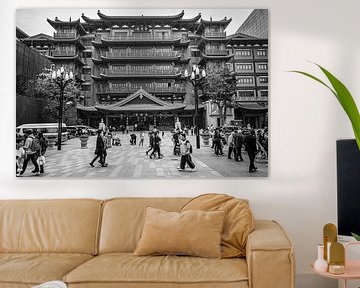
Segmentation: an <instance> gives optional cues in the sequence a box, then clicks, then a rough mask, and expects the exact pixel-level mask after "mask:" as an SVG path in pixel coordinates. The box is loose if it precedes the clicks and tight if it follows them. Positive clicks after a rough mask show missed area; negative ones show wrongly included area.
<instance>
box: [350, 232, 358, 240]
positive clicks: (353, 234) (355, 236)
mask: <svg viewBox="0 0 360 288" xmlns="http://www.w3.org/2000/svg"><path fill="white" fill-rule="evenodd" d="M351 235H352V236H353V237H354V238H355V239H356V241H360V235H357V234H355V233H352V232H351Z"/></svg>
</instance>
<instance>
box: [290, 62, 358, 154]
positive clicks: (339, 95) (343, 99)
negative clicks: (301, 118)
mask: <svg viewBox="0 0 360 288" xmlns="http://www.w3.org/2000/svg"><path fill="white" fill-rule="evenodd" d="M314 64H315V65H317V66H318V67H319V68H320V69H321V71H322V72H323V73H324V74H325V76H326V77H327V78H328V80H329V81H330V83H331V85H332V86H333V88H331V87H330V86H329V85H327V84H326V83H325V82H323V81H322V80H320V79H319V78H317V77H315V76H313V75H311V74H309V73H306V72H302V71H297V70H292V71H289V72H294V73H298V74H302V75H304V76H307V77H309V78H311V79H313V80H315V81H317V82H319V83H321V84H322V85H324V86H325V87H327V88H328V89H329V90H330V91H331V92H332V93H333V94H334V95H335V97H336V99H337V100H338V101H339V103H340V105H341V106H342V107H343V109H344V111H345V113H346V114H347V116H348V117H349V119H350V122H351V125H352V128H353V131H354V135H355V138H356V143H357V145H358V148H359V150H360V114H359V110H358V109H357V107H356V103H355V101H354V98H353V97H352V95H351V93H350V92H349V90H348V89H347V88H346V87H345V85H344V84H343V83H342V82H341V81H340V80H338V79H337V78H336V77H335V76H334V75H332V74H331V73H330V72H329V71H327V70H326V69H325V68H323V67H322V66H320V65H318V64H316V63H314Z"/></svg>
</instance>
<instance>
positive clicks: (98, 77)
mask: <svg viewBox="0 0 360 288" xmlns="http://www.w3.org/2000/svg"><path fill="white" fill-rule="evenodd" d="M91 78H93V79H94V80H105V79H103V78H102V77H101V76H97V75H94V74H91Z"/></svg>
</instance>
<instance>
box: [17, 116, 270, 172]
mask: <svg viewBox="0 0 360 288" xmlns="http://www.w3.org/2000/svg"><path fill="white" fill-rule="evenodd" d="M201 132H202V133H204V134H206V133H208V134H209V135H210V138H211V148H212V149H213V153H214V154H215V155H216V156H218V157H220V156H225V153H224V147H225V146H227V158H228V159H229V160H232V159H233V160H235V161H237V162H241V161H244V157H243V151H245V152H246V153H247V156H248V159H249V173H254V172H256V171H257V167H256V166H255V158H256V156H257V155H258V158H259V157H260V158H262V159H267V157H268V131H267V129H266V128H265V129H259V130H257V131H255V130H254V129H251V127H246V128H238V129H234V130H233V131H231V132H229V131H228V130H226V129H224V128H221V127H217V128H214V127H213V126H212V127H209V128H208V129H205V130H204V131H201ZM189 133H191V134H193V130H192V129H187V131H186V130H184V129H181V128H180V127H177V128H176V129H174V130H173V131H172V132H171V141H172V143H173V147H172V154H173V156H175V157H178V159H179V165H178V167H177V169H178V170H179V171H195V170H196V167H195V164H194V162H193V160H192V153H193V149H192V145H191V143H190V141H189V140H188V139H187V136H188V135H189ZM164 134H165V132H164V131H159V130H158V129H157V128H154V129H153V130H152V131H150V132H148V143H146V144H148V148H146V150H144V152H145V154H146V156H148V157H149V158H150V159H162V158H164V154H163V153H162V148H161V147H162V141H163V138H164ZM129 137H130V139H129V142H130V145H131V146H139V147H143V146H144V145H145V132H144V131H140V132H138V133H134V132H132V133H131V134H130V135H129ZM122 140H124V139H122ZM146 142H147V141H146ZM112 145H114V146H121V145H122V142H121V139H120V137H119V136H118V135H117V134H116V132H115V131H111V130H110V129H108V128H107V127H106V126H105V125H103V124H102V123H101V125H99V129H98V130H97V138H96V145H95V151H94V154H95V156H94V157H93V159H92V160H91V162H90V163H89V165H90V166H91V167H95V162H96V161H98V163H99V164H100V165H101V167H107V166H108V163H107V162H106V160H107V154H108V148H110V147H111V146H112ZM46 150H47V140H46V138H45V137H44V136H43V134H42V133H40V132H38V131H36V130H33V131H31V130H28V131H26V133H25V135H24V137H23V138H19V139H18V140H17V155H16V172H17V176H22V175H23V174H24V173H25V171H26V169H27V166H28V163H29V162H30V161H31V162H32V163H33V166H34V169H33V170H32V173H33V175H40V174H42V173H44V167H45V161H46V158H45V155H46ZM225 152H226V150H225ZM187 168H189V170H187Z"/></svg>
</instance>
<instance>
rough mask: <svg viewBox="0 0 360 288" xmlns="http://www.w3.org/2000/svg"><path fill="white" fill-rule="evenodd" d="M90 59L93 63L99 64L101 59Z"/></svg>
mask: <svg viewBox="0 0 360 288" xmlns="http://www.w3.org/2000/svg"><path fill="white" fill-rule="evenodd" d="M91 60H92V61H93V62H94V64H101V63H102V60H100V59H96V58H93V57H92V58H91Z"/></svg>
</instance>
